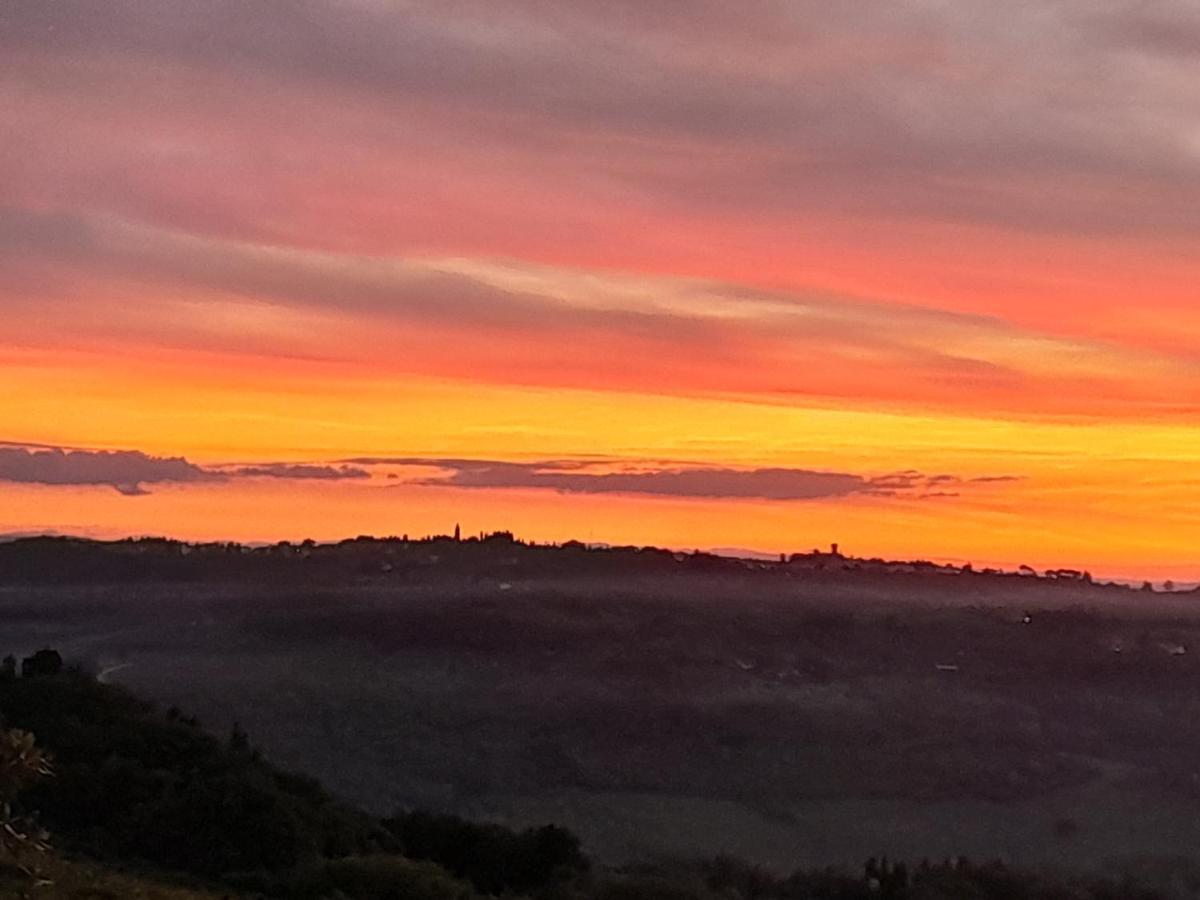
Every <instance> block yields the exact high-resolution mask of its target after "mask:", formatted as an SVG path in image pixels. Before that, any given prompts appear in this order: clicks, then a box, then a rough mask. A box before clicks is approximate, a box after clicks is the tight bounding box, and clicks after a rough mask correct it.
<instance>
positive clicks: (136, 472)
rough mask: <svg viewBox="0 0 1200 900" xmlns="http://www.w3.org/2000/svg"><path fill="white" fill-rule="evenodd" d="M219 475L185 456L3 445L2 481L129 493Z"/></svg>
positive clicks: (130, 494)
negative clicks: (156, 485)
mask: <svg viewBox="0 0 1200 900" xmlns="http://www.w3.org/2000/svg"><path fill="white" fill-rule="evenodd" d="M214 477H219V476H215V475H214V474H213V473H212V472H209V471H207V470H205V469H202V468H201V467H199V466H197V465H194V464H192V463H190V462H188V461H187V460H186V459H184V458H182V457H160V456H148V455H147V454H145V453H141V452H139V451H136V450H117V451H91V450H60V449H42V450H34V449H23V448H19V447H11V446H6V447H0V481H11V482H19V483H22V484H48V485H106V486H108V487H111V488H114V489H115V490H117V491H119V492H120V493H122V494H125V495H127V496H131V497H133V496H138V495H140V494H145V493H147V491H146V489H145V488H144V487H143V485H145V484H167V483H173V484H180V483H191V482H197V481H208V480H211V479H213V478H214Z"/></svg>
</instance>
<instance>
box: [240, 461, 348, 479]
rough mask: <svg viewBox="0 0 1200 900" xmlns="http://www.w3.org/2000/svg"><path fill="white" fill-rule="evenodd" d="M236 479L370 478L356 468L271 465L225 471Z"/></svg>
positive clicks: (289, 464)
mask: <svg viewBox="0 0 1200 900" xmlns="http://www.w3.org/2000/svg"><path fill="white" fill-rule="evenodd" d="M223 471H224V473H225V474H226V475H231V476H233V477H236V478H294V479H296V480H299V481H344V480H347V479H356V478H370V477H371V473H370V472H368V471H367V470H366V469H361V468H357V467H355V466H314V465H295V464H291V463H269V464H265V465H257V466H237V467H234V468H232V469H225V470H223Z"/></svg>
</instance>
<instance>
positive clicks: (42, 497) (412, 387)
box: [0, 0, 1200, 579]
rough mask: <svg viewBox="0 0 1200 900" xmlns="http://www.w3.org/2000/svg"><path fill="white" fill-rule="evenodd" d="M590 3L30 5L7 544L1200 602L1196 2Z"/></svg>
mask: <svg viewBox="0 0 1200 900" xmlns="http://www.w3.org/2000/svg"><path fill="white" fill-rule="evenodd" d="M605 6H606V12H605V13H604V14H603V15H600V14H598V9H599V5H597V4H590V3H583V2H574V0H567V2H556V3H553V4H550V3H542V2H539V0H501V2H489V3H484V2H462V3H452V4H442V3H438V4H433V3H428V4H427V3H420V2H418V3H404V4H382V3H376V2H369V0H356V2H354V3H333V2H331V0H306V2H304V3H302V4H300V6H299V9H300V10H301V14H297V15H289V16H286V17H281V16H279V15H278V14H277V13H276V12H275V11H274V7H273V6H272V5H270V4H262V5H258V4H233V3H230V4H222V3H218V4H214V5H212V6H197V5H192V4H184V3H182V2H180V3H175V2H174V0H168V2H166V3H163V4H156V6H155V8H154V9H148V8H147V7H145V5H144V4H140V3H136V2H134V0H118V2H116V3H113V4H112V5H111V8H108V9H106V10H105V11H104V14H103V18H102V20H101V19H97V18H96V16H97V15H99V13H97V12H96V11H95V8H94V7H93V6H92V5H90V4H87V3H84V2H82V0H64V2H61V3H56V4H52V5H50V4H27V5H21V6H18V7H15V8H13V9H11V10H8V11H5V12H4V13H2V14H0V15H3V17H4V21H3V22H2V23H0V52H3V53H4V58H5V60H6V65H5V67H4V68H5V71H4V73H3V75H2V76H0V123H2V124H3V126H4V130H5V133H6V135H9V136H10V138H9V139H7V140H6V141H4V142H2V144H0V274H2V275H3V276H4V277H3V278H2V279H0V312H2V313H3V315H2V316H0V383H2V385H3V387H2V389H0V424H2V425H3V427H2V428H0V532H28V531H40V530H53V531H66V532H79V533H87V534H96V535H105V536H111V535H124V534H143V533H159V534H162V533H165V534H170V535H173V536H178V537H184V538H235V539H248V540H271V539H278V538H291V539H297V538H303V537H308V536H313V537H318V538H338V537H343V536H347V535H353V534H358V533H405V532H408V533H414V534H423V533H427V532H431V531H445V530H448V529H450V528H451V527H452V526H453V524H454V523H455V522H459V521H461V522H462V524H463V526H464V528H465V529H466V530H468V531H474V530H478V529H492V528H511V529H514V530H516V531H517V532H518V533H519V534H521V535H522V536H524V537H527V538H531V539H538V540H549V539H553V540H559V539H567V538H571V537H579V538H583V539H591V540H596V541H608V542H613V543H623V542H632V543H638V544H661V545H668V546H675V547H697V546H698V547H746V548H753V549H759V550H769V551H792V550H796V549H807V548H809V547H812V546H814V545H817V544H822V545H823V544H827V543H829V542H830V541H834V540H837V541H840V542H841V544H842V546H843V547H845V548H847V549H848V550H849V551H851V552H854V553H859V554H863V555H877V554H878V555H884V556H899V557H913V556H922V557H933V558H945V559H958V560H971V561H973V562H975V563H976V564H977V565H982V564H1002V565H1007V566H1016V565H1018V564H1022V563H1026V564H1031V565H1036V566H1041V567H1046V566H1058V565H1070V566H1081V567H1087V568H1091V569H1093V570H1094V571H1096V572H1098V573H1107V574H1119V575H1128V576H1136V575H1138V574H1140V573H1145V574H1147V575H1150V576H1153V577H1156V578H1161V577H1177V578H1198V579H1200V559H1197V558H1195V549H1194V548H1195V547H1197V546H1200V514H1197V512H1196V510H1197V508H1198V502H1200V480H1198V479H1197V477H1196V475H1195V472H1196V471H1197V463H1200V433H1198V432H1197V429H1196V427H1195V422H1196V414H1197V412H1198V411H1200V356H1198V353H1197V350H1196V341H1195V338H1196V336H1197V335H1198V334H1200V296H1198V294H1197V285H1198V284H1200V253H1198V252H1197V238H1198V237H1200V219H1197V218H1196V216H1195V210H1196V209H1197V208H1200V205H1198V203H1200V100H1197V95H1196V92H1195V91H1194V84H1195V78H1196V76H1197V75H1200V72H1197V71H1195V68H1196V63H1195V61H1194V58H1192V57H1191V56H1189V55H1187V54H1182V53H1180V52H1179V48H1178V46H1177V45H1176V44H1174V43H1172V40H1171V39H1170V37H1169V36H1170V35H1172V34H1189V33H1194V34H1197V35H1200V18H1198V17H1197V16H1196V14H1195V12H1194V10H1192V9H1191V8H1190V7H1189V6H1188V5H1186V4H1183V3H1171V2H1164V3H1162V4H1155V5H1152V6H1144V5H1133V4H1131V5H1129V6H1128V8H1126V7H1124V6H1122V5H1120V4H1118V5H1117V6H1116V7H1106V8H1105V9H1104V10H1103V11H1098V10H1097V9H1096V7H1095V5H1094V4H1092V3H1089V2H1083V0H1078V2H1067V3H1063V4H1057V5H1055V6H1054V8H1053V9H1047V10H1043V11H1042V12H1041V13H1038V14H1036V15H1035V12H1036V11H1035V10H1033V9H1032V8H1031V9H1028V10H1021V11H1016V12H1014V11H1011V10H1009V11H1007V12H1004V13H1003V14H1001V13H1000V12H999V11H998V10H996V9H994V8H993V5H991V4H985V3H983V2H982V0H964V2H963V3H961V4H954V5H953V6H946V7H945V8H943V7H940V6H938V7H931V6H929V5H928V4H923V3H918V2H916V0H912V2H909V0H901V2H898V3H895V4H889V5H888V7H887V8H886V9H882V10H877V11H876V12H875V13H873V14H872V15H871V16H870V17H867V16H865V15H864V14H863V13H862V11H861V9H860V10H858V11H857V12H855V11H854V8H853V7H852V6H851V5H847V6H845V7H843V6H835V5H830V4H825V3H819V4H818V3H812V4H809V3H807V2H801V3H795V2H791V3H784V2H782V0H780V2H772V0H760V2H752V3H749V4H747V5H746V6H745V9H744V10H742V11H740V12H739V14H738V15H736V16H733V15H731V14H730V13H729V12H728V7H727V6H726V5H725V4H719V3H715V2H713V3H709V2H698V3H697V4H696V5H695V8H694V10H693V11H692V14H691V15H689V16H688V17H686V19H684V18H681V17H679V16H678V14H677V12H676V11H673V8H672V7H670V6H669V5H666V4H656V3H635V2H633V0H629V2H624V0H618V2H615V3H614V4H611V5H605ZM3 442H7V443H3ZM110 451H120V453H118V454H117V455H112V454H111V453H110ZM177 458H182V459H181V460H177ZM368 459H369V460H380V459H387V460H391V462H387V463H381V462H377V461H370V462H368V461H364V460H368ZM171 460H176V461H175V462H171ZM396 460H404V461H405V462H403V463H400V462H396ZM296 465H303V466H306V467H307V468H305V469H296V468H294V466H296ZM289 466H292V467H293V468H289ZM898 473H902V474H898Z"/></svg>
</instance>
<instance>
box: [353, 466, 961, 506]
mask: <svg viewBox="0 0 1200 900" xmlns="http://www.w3.org/2000/svg"><path fill="white" fill-rule="evenodd" d="M350 462H353V463H357V464H361V465H385V464H387V465H402V466H422V467H433V468H437V469H440V470H442V474H439V475H435V476H431V477H421V478H417V479H414V480H410V481H408V482H407V483H409V484H419V485H423V486H431V487H454V488H469V489H502V488H526V489H529V488H532V489H538V490H551V491H557V492H559V493H565V494H649V495H654V496H659V497H681V498H689V497H691V498H704V499H716V500H730V499H741V500H780V501H794V500H820V499H826V498H835V497H849V496H852V495H867V496H878V497H910V498H918V499H924V498H931V497H946V496H956V494H955V493H954V492H951V491H946V490H945V487H946V486H947V485H962V484H965V483H966V482H965V481H964V480H963V479H961V478H958V477H956V476H953V475H933V476H930V475H925V474H923V473H921V472H917V471H914V470H908V471H903V472H894V473H889V474H885V475H880V476H874V477H868V476H863V475H857V474H852V473H847V472H828V471H816V470H812V469H797V468H783V467H773V468H758V469H734V468H727V467H721V466H696V467H681V466H670V467H651V466H640V467H638V468H636V469H634V468H629V469H628V470H622V471H605V470H603V469H601V470H598V469H597V467H596V464H595V463H588V462H573V461H561V460H551V461H545V462H531V463H515V462H500V461H496V460H468V459H436V458H422V457H395V458H389V459H359V460H351V461H350ZM610 468H611V467H610Z"/></svg>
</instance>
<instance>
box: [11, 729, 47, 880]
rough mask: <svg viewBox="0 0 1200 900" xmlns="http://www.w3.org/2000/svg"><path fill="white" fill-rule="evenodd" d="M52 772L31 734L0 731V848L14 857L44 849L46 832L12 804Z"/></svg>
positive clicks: (17, 731) (16, 731) (45, 756)
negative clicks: (26, 790) (27, 789)
mask: <svg viewBox="0 0 1200 900" xmlns="http://www.w3.org/2000/svg"><path fill="white" fill-rule="evenodd" d="M51 774H53V772H52V769H51V767H50V758H49V757H48V756H47V755H46V754H45V753H44V752H43V751H42V750H41V749H39V748H38V746H37V745H36V743H35V742H34V737H33V735H32V734H30V733H29V732H27V731H19V730H16V729H13V730H10V731H0V851H3V855H5V856H9V857H13V858H16V857H18V856H20V855H21V854H22V853H23V852H25V851H36V852H41V851H44V850H45V849H46V838H47V835H46V834H45V833H44V832H43V831H42V830H41V829H40V828H39V827H38V826H37V824H36V823H35V822H34V821H33V820H32V819H31V818H30V817H28V816H25V815H21V814H20V813H19V812H18V811H17V810H16V809H15V806H14V804H15V803H16V802H17V796H18V795H19V794H20V793H21V792H22V791H24V790H25V789H26V788H28V787H30V786H31V785H33V784H34V783H36V782H37V781H39V780H41V779H43V778H48V777H49V776H50V775H51Z"/></svg>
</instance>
